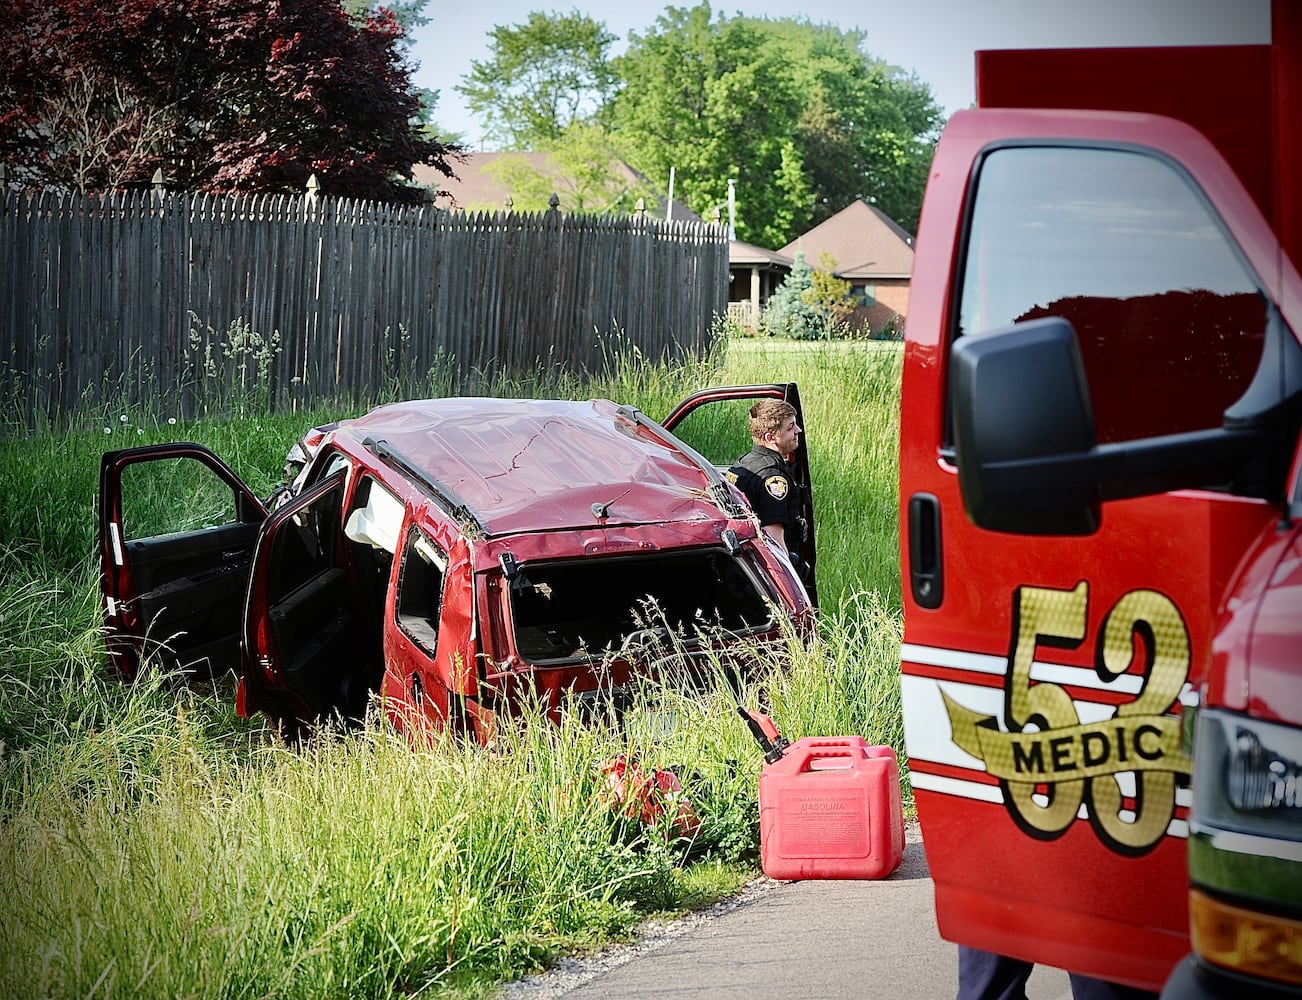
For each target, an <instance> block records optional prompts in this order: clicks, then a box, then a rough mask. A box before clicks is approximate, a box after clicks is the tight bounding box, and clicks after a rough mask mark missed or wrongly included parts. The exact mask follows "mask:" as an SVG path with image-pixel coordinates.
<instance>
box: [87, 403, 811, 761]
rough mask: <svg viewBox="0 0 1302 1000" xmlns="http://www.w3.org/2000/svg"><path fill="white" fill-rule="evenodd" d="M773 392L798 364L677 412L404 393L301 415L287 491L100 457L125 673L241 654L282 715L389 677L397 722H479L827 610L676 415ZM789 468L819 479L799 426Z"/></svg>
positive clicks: (236, 665)
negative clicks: (307, 427) (398, 399)
mask: <svg viewBox="0 0 1302 1000" xmlns="http://www.w3.org/2000/svg"><path fill="white" fill-rule="evenodd" d="M766 396H767V397H771V398H772V397H776V398H786V399H788V400H789V401H791V402H793V404H794V405H796V406H797V408H799V397H798V393H797V390H796V386H795V385H794V384H773V385H762V386H738V387H724V388H719V389H710V390H705V391H703V392H700V393H697V394H695V395H694V396H692V397H690V398H689V399H688V400H685V401H684V403H682V404H680V406H679V407H677V408H676V409H675V410H674V412H673V414H671V416H670V417H669V418H667V419H666V423H665V425H663V426H662V425H661V424H659V423H657V422H655V421H654V420H652V419H650V418H649V417H647V416H646V415H645V414H643V413H642V412H640V411H639V410H637V409H634V408H632V407H626V406H620V405H617V404H615V403H612V402H610V401H607V400H589V401H587V402H568V401H558V400H503V399H488V398H464V397H458V398H448V399H436V400H422V401H415V402H405V403H395V404H390V405H387V406H382V407H379V408H377V409H375V410H372V411H371V412H370V413H368V414H366V415H365V416H362V417H359V418H357V419H354V420H345V421H341V422H339V423H338V424H334V425H329V426H328V427H326V428H317V429H315V430H314V431H312V432H311V433H309V434H308V435H307V436H306V437H305V438H304V439H303V441H301V442H300V443H299V444H298V445H296V446H295V450H294V451H293V452H291V461H292V462H294V463H295V465H301V470H299V471H298V474H297V476H296V477H295V478H294V480H293V482H292V483H291V484H290V485H289V486H288V487H287V488H285V489H284V490H282V491H281V492H280V493H279V494H278V495H277V496H276V497H275V499H274V502H273V501H263V500H261V499H259V498H258V497H257V496H256V495H255V494H254V493H253V492H252V491H251V490H250V489H249V488H248V487H247V486H246V485H245V484H244V483H243V482H242V481H241V480H240V478H239V477H238V476H237V475H236V474H235V473H234V472H233V471H232V470H231V468H230V467H229V466H228V465H226V464H225V463H224V462H223V461H222V460H221V459H220V458H218V457H217V456H216V455H214V454H213V453H212V452H210V451H209V450H207V449H205V448H203V447H202V446H200V445H196V444H183V443H182V444H167V445H155V446H148V447H144V448H135V449H129V450H124V451H115V452H109V453H106V454H105V455H104V457H103V460H102V464H101V475H100V497H99V517H100V549H101V562H102V567H103V588H104V614H105V624H106V629H107V633H106V634H107V641H108V647H109V654H110V659H111V661H112V663H113V665H114V667H115V668H116V669H117V671H118V672H119V673H120V674H122V675H123V676H124V677H128V678H129V677H132V676H134V675H135V674H136V673H137V672H138V671H139V670H140V669H141V666H142V664H144V663H152V664H157V665H158V666H159V667H161V668H163V669H174V670H183V671H187V672H192V673H207V674H218V673H224V672H226V671H228V670H235V671H237V673H238V676H239V685H238V689H237V696H236V698H237V709H238V711H239V713H240V715H241V716H244V717H247V716H249V715H251V714H253V713H255V712H263V713H266V714H267V715H268V716H269V717H270V718H271V719H273V720H274V721H276V722H277V723H279V724H282V725H284V726H286V727H288V728H297V727H299V726H301V725H303V724H310V723H312V722H315V721H318V720H322V719H327V718H331V717H336V716H342V717H344V718H350V719H356V718H360V717H361V716H362V715H363V714H364V713H365V711H366V706H367V704H368V702H369V701H370V700H371V699H372V698H373V697H376V696H378V697H379V698H380V699H381V701H382V704H383V706H384V710H385V714H386V715H387V716H388V717H389V718H390V719H391V720H392V721H393V722H394V723H395V724H396V725H397V726H398V727H399V728H400V729H403V730H405V731H409V732H416V731H421V730H428V729H430V728H434V729H438V728H443V727H453V728H456V729H457V730H459V731H464V732H466V733H470V734H473V735H475V736H477V737H478V738H480V739H487V738H488V737H489V735H490V734H491V733H492V731H493V727H494V724H495V719H496V717H497V715H498V714H499V713H502V712H506V713H508V714H509V713H510V712H511V711H512V710H513V709H514V708H516V707H517V706H518V705H519V704H521V703H522V702H523V701H525V700H531V699H537V700H539V701H540V702H541V703H542V704H543V705H544V706H545V707H546V708H547V709H548V710H549V711H550V712H552V713H553V714H554V713H556V712H558V711H559V710H560V708H561V707H562V706H563V705H564V704H565V703H566V702H567V700H569V699H572V698H575V697H578V698H583V697H593V696H594V695H595V694H597V693H599V692H603V691H606V692H609V691H618V690H621V689H623V688H625V687H627V686H630V685H632V684H634V683H635V682H636V681H637V680H638V679H639V678H640V677H643V676H647V675H649V674H653V673H655V672H656V670H657V660H658V659H660V658H663V657H665V653H666V650H668V649H670V648H672V649H674V650H676V651H677V654H678V655H679V657H680V658H681V656H682V654H684V653H686V654H687V655H688V657H689V658H690V657H693V656H695V657H697V658H701V659H704V658H705V657H706V656H707V654H709V653H711V652H717V651H720V650H723V651H726V650H727V649H729V648H730V647H734V646H735V647H737V648H740V647H741V646H742V645H743V644H745V643H750V644H751V645H752V648H753V645H754V644H755V643H757V642H763V641H765V640H771V639H777V638H779V637H781V635H782V634H783V629H784V628H785V627H786V624H787V622H789V621H790V622H795V623H796V624H797V625H798V626H802V627H803V626H807V625H808V624H809V623H810V622H811V621H812V616H813V613H814V607H815V603H816V597H811V591H812V587H811V588H810V589H809V590H807V589H806V588H805V586H804V585H803V584H802V583H801V581H800V579H799V578H798V577H797V575H796V574H795V572H794V571H793V570H792V567H791V564H790V562H789V560H788V558H787V556H786V553H783V552H780V551H778V549H777V548H776V547H775V546H773V545H771V544H769V543H768V541H767V536H766V535H765V533H764V532H762V531H761V530H759V528H758V524H757V522H756V520H755V518H754V516H753V515H752V513H751V512H750V509H749V507H748V506H747V504H746V501H745V499H744V498H743V497H742V495H741V494H740V493H739V492H738V491H737V490H736V488H735V487H733V486H731V485H730V484H729V483H728V482H727V481H726V479H725V478H724V477H723V476H722V475H721V472H720V468H721V467H726V465H727V463H728V461H729V459H728V458H725V457H723V456H715V457H714V461H717V462H719V463H721V464H719V465H716V464H714V462H712V461H711V459H707V458H705V457H704V456H703V455H702V454H701V453H700V452H698V451H697V450H695V449H694V448H692V447H691V446H690V445H688V444H687V443H685V442H684V441H683V440H681V439H680V438H679V437H678V436H676V435H675V434H674V433H672V432H671V431H670V430H669V429H668V428H670V427H674V426H678V425H679V424H680V423H682V422H683V421H684V420H685V419H687V418H688V416H689V415H690V414H693V413H697V414H698V417H699V414H700V413H701V412H702V411H704V410H709V409H711V408H715V409H716V412H715V414H714V417H715V419H718V417H719V413H718V412H717V404H720V403H723V404H726V405H728V406H731V407H733V409H734V412H735V410H736V408H737V407H746V406H748V405H749V403H750V402H753V401H754V400H755V399H756V398H761V397H766ZM742 412H743V413H744V409H743V410H742ZM727 419H729V420H733V419H734V417H732V416H731V415H729V416H728V418H727ZM742 423H743V428H744V420H743V421H742ZM793 466H794V467H795V468H796V470H797V475H798V476H803V477H804V483H805V484H806V485H807V484H808V482H809V479H808V460H807V457H806V454H805V452H804V442H803V441H802V442H801V446H800V452H799V453H798V454H797V455H795V456H793ZM806 494H808V491H806ZM160 497H165V498H167V502H165V503H160V502H159V498H160ZM808 505H809V510H808V511H807V514H806V516H807V518H808V519H809V521H810V523H811V524H812V513H813V511H812V500H809V501H808ZM160 512H161V513H160ZM159 518H161V519H162V522H163V523H156V522H157V521H158V519H159ZM800 555H801V557H802V559H804V560H805V561H806V562H808V563H809V564H810V565H813V564H814V562H815V558H816V556H815V552H814V541H813V532H812V531H811V532H810V533H809V538H808V539H807V541H806V543H805V549H804V551H802V552H801V553H800Z"/></svg>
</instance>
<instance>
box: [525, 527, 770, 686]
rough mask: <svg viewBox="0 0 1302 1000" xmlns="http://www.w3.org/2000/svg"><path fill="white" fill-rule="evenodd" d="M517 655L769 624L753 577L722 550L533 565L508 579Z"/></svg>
mask: <svg viewBox="0 0 1302 1000" xmlns="http://www.w3.org/2000/svg"><path fill="white" fill-rule="evenodd" d="M510 600H511V615H512V618H513V621H514V631H515V641H516V649H517V651H518V653H519V655H520V656H521V657H522V658H524V659H525V660H528V661H530V662H533V663H548V662H553V661H558V660H574V659H585V658H593V657H599V656H601V655H603V654H605V653H609V652H615V653H620V652H628V651H630V650H634V649H640V648H644V647H647V646H651V645H657V644H659V645H689V646H690V645H696V644H698V643H701V642H709V641H710V640H711V639H712V638H714V637H715V636H722V635H725V634H732V635H735V634H738V633H749V632H755V631H761V630H764V629H768V628H770V627H772V624H773V615H772V610H771V606H770V604H769V602H768V600H767V599H766V598H765V596H764V595H763V593H762V592H761V591H760V589H759V587H758V585H757V583H756V581H755V578H754V577H753V576H752V575H751V574H750V573H749V572H748V571H747V569H746V568H745V566H743V565H742V563H741V562H740V561H739V560H738V559H737V558H736V557H734V556H732V555H730V554H729V553H728V552H726V551H725V550H723V549H705V550H695V551H691V552H677V553H660V554H655V555H647V556H638V557H635V558H610V559H585V560H576V561H571V562H559V563H530V564H527V565H524V566H522V567H520V569H519V570H518V571H516V573H515V574H514V575H513V576H512V578H511V580H510Z"/></svg>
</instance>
